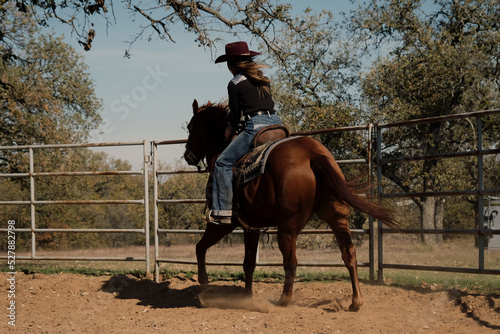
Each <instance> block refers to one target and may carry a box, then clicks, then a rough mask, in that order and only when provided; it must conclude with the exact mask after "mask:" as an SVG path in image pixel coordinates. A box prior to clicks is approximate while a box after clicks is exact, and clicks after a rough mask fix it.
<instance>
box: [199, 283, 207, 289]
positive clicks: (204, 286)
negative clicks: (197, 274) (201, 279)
mask: <svg viewBox="0 0 500 334" xmlns="http://www.w3.org/2000/svg"><path fill="white" fill-rule="evenodd" d="M200 287H201V290H202V291H203V290H206V289H208V283H200Z"/></svg>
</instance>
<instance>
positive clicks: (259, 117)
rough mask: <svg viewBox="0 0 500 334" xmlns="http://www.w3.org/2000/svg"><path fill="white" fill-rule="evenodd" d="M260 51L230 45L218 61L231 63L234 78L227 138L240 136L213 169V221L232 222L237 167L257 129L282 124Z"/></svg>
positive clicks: (230, 90)
mask: <svg viewBox="0 0 500 334" xmlns="http://www.w3.org/2000/svg"><path fill="white" fill-rule="evenodd" d="M259 54H260V53H259V52H255V51H250V50H249V49H248V45H247V43H245V42H235V43H229V44H227V45H226V54H224V55H222V56H219V57H218V58H217V59H216V60H215V63H221V62H227V67H228V69H229V71H230V72H231V73H232V74H233V76H234V78H233V79H232V80H231V81H230V82H229V84H228V86H227V90H228V95H229V115H228V123H229V124H228V127H227V129H226V133H225V137H226V141H227V140H229V138H231V137H233V136H234V135H237V136H236V138H235V139H234V140H233V141H232V142H231V143H230V144H229V145H228V146H227V148H226V149H225V150H224V151H223V152H222V153H221V155H220V156H219V158H218V159H217V161H216V162H215V168H214V172H213V191H212V194H213V204H212V210H211V211H210V213H209V214H208V216H207V220H208V221H209V222H211V223H219V224H231V221H232V217H233V216H234V214H235V213H234V212H233V203H232V201H233V182H232V180H233V171H232V170H233V167H234V165H235V164H236V162H237V161H238V160H239V159H240V158H241V157H242V156H244V155H245V154H246V153H248V152H249V151H250V146H251V142H252V139H253V137H254V135H255V134H256V133H257V131H258V130H259V129H261V128H263V127H265V126H268V125H274V124H282V123H281V120H280V118H279V117H278V115H277V114H276V112H275V110H274V102H273V99H272V96H271V88H270V83H271V81H270V80H269V79H268V78H267V77H266V76H265V75H264V74H263V73H262V71H261V70H260V67H262V66H259V65H257V64H256V63H255V62H254V61H253V58H252V57H254V56H256V55H259Z"/></svg>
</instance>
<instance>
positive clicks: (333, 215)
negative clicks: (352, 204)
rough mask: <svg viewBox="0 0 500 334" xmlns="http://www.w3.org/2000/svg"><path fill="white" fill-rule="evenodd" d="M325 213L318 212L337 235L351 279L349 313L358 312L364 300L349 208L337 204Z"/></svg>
mask: <svg viewBox="0 0 500 334" xmlns="http://www.w3.org/2000/svg"><path fill="white" fill-rule="evenodd" d="M332 209H333V210H332ZM325 211H326V210H320V211H318V217H319V218H320V219H322V220H324V221H326V222H327V223H328V225H330V227H331V228H332V230H333V233H334V234H335V238H336V239H337V242H338V244H339V248H340V252H341V254H342V260H343V261H344V263H345V266H346V268H347V270H348V271H349V276H350V278H351V284H352V303H351V305H350V306H349V311H353V312H356V311H358V310H359V309H360V308H361V306H362V305H363V300H362V298H361V290H360V288H359V277H358V262H357V259H356V247H355V246H354V244H353V242H352V238H351V231H350V230H349V224H348V221H347V216H348V215H349V207H347V206H345V205H343V204H340V203H335V205H334V206H333V208H332V207H331V206H330V210H328V212H325Z"/></svg>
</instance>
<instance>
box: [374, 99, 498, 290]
mask: <svg viewBox="0 0 500 334" xmlns="http://www.w3.org/2000/svg"><path fill="white" fill-rule="evenodd" d="M487 116H494V117H497V120H496V122H497V124H500V119H498V116H500V109H495V110H485V111H478V112H471V113H463V114H456V115H448V116H440V117H431V118H424V119H415V120H411V121H402V122H394V123H388V124H383V125H378V126H377V130H376V137H375V138H376V142H377V145H376V166H377V182H378V191H377V194H378V197H379V198H380V199H384V198H412V197H420V198H422V197H432V196H433V197H449V196H463V195H468V196H475V197H476V198H477V212H478V213H480V214H479V215H478V220H479V221H478V222H477V224H476V226H477V228H475V229H423V228H422V229H401V230H399V231H396V230H392V229H386V228H383V227H382V224H380V223H379V224H378V232H379V233H378V279H379V280H381V279H383V270H384V268H391V269H410V270H428V271H445V272H457V273H474V274H495V275H498V274H500V269H485V267H484V249H485V247H486V245H487V244H486V241H487V238H488V237H491V236H493V235H500V231H499V230H493V229H490V228H488V226H487V225H485V224H484V215H483V214H482V213H483V210H484V197H485V196H488V195H493V194H499V193H500V189H491V188H490V189H487V188H485V186H484V166H483V157H484V156H487V155H498V154H500V149H499V148H494V149H484V148H483V118H484V117H487ZM462 119H467V120H468V121H470V119H475V121H476V123H475V127H473V129H475V130H474V131H473V132H475V138H476V143H475V148H476V149H475V150H468V151H463V152H446V153H439V154H432V155H421V156H406V157H391V158H383V154H384V150H383V149H382V143H383V142H384V140H383V131H385V130H390V129H392V128H396V127H398V128H399V127H413V126H417V125H420V124H432V123H437V122H453V121H456V120H462ZM471 124H473V123H472V122H471ZM455 157H476V159H477V175H476V177H477V185H476V189H468V190H454V191H440V192H407V193H405V192H401V193H386V192H385V191H384V188H383V173H382V168H383V167H384V165H386V164H389V163H395V164H403V163H408V162H412V161H423V160H431V159H451V158H455ZM391 233H401V234H469V235H475V236H477V237H478V239H479V245H478V250H479V256H478V265H477V268H456V267H437V266H420V265H408V264H390V263H386V262H385V261H384V257H383V245H384V240H383V236H384V235H385V234H391Z"/></svg>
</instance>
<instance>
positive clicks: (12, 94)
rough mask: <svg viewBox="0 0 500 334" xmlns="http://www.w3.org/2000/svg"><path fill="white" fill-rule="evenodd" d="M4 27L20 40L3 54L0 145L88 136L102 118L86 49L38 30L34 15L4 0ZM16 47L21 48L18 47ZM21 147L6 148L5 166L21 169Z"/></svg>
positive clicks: (2, 157) (0, 61) (0, 63)
mask: <svg viewBox="0 0 500 334" xmlns="http://www.w3.org/2000/svg"><path fill="white" fill-rule="evenodd" d="M2 11H3V15H4V17H3V20H2V21H1V22H0V27H1V31H9V33H8V34H7V35H9V36H11V38H12V40H16V41H17V42H16V43H13V44H12V45H11V47H10V48H9V50H10V51H6V49H5V45H2V44H0V48H3V49H2V50H3V51H5V52H10V54H19V55H22V57H14V56H13V57H3V58H0V110H1V114H0V128H1V130H2V131H1V132H0V145H2V146H11V145H27V144H50V143H68V142H82V141H85V140H86V139H87V137H88V135H89V132H90V131H91V130H94V129H96V128H97V127H98V125H99V123H100V122H101V117H100V115H99V109H100V108H101V101H100V100H99V99H98V98H97V97H96V95H95V92H94V86H93V83H92V81H91V79H90V78H89V75H88V73H87V72H86V71H87V67H86V65H85V64H84V62H83V60H82V58H81V56H80V55H78V54H77V53H76V52H75V50H74V49H73V48H72V47H70V46H69V45H67V44H65V43H64V42H63V41H62V38H61V37H59V38H56V37H54V36H53V35H38V33H37V31H36V30H35V29H34V24H33V21H32V20H30V18H29V16H27V15H23V14H20V13H19V12H17V11H16V10H14V9H13V8H12V7H11V6H9V5H8V4H7V5H3V7H2ZM14 49H15V51H14ZM15 155H16V152H15V151H10V152H6V151H2V153H1V155H0V168H1V169H2V170H11V171H16V170H19V168H20V167H19V166H18V163H19V160H18V161H16V159H14V156H15Z"/></svg>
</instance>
